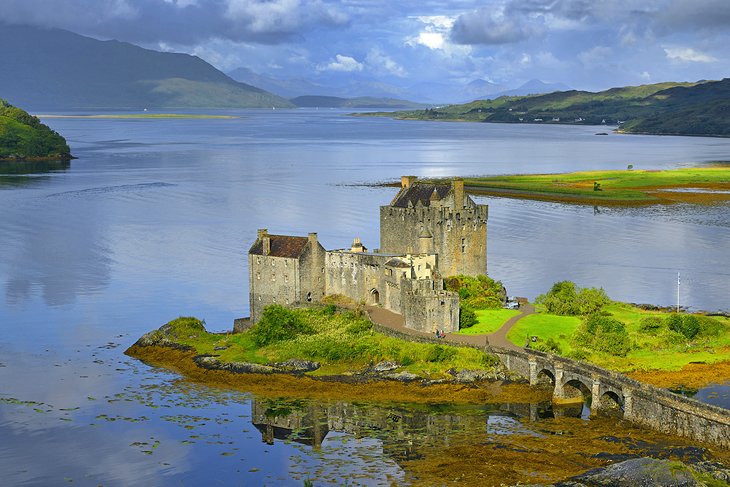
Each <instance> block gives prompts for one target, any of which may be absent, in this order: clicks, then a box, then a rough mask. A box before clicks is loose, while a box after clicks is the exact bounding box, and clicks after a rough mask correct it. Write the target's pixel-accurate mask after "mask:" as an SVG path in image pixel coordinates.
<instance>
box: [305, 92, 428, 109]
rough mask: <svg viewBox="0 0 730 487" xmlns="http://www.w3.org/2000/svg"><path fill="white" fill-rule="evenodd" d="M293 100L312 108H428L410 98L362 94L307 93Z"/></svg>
mask: <svg viewBox="0 0 730 487" xmlns="http://www.w3.org/2000/svg"><path fill="white" fill-rule="evenodd" d="M291 102H292V103H294V104H295V105H296V106H298V107H312V108H315V107H317V108H392V109H404V108H410V109H417V108H426V106H427V105H424V104H423V103H415V102H412V101H408V100H398V99H396V98H377V97H372V96H360V97H356V98H340V97H338V96H317V95H305V96H298V97H296V98H292V99H291Z"/></svg>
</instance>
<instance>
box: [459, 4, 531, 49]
mask: <svg viewBox="0 0 730 487" xmlns="http://www.w3.org/2000/svg"><path fill="white" fill-rule="evenodd" d="M544 31H545V28H544V25H543V23H542V21H541V19H540V18H539V17H538V16H534V17H531V16H528V15H524V14H523V13H521V12H519V11H512V10H510V9H508V8H494V7H483V8H480V9H477V10H474V11H472V12H469V13H465V14H463V15H460V16H459V17H458V18H457V19H456V21H455V22H454V25H453V27H452V29H451V39H452V40H453V41H454V42H456V43H459V44H472V45H473V44H482V45H499V44H511V43H515V42H519V41H523V40H526V39H529V38H530V37H534V36H537V35H541V34H542V33H544Z"/></svg>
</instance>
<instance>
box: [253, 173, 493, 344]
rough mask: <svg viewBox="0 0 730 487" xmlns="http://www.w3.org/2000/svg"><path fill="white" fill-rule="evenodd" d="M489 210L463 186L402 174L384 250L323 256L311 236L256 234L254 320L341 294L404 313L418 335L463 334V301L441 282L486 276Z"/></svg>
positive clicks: (383, 211) (387, 213)
mask: <svg viewBox="0 0 730 487" xmlns="http://www.w3.org/2000/svg"><path fill="white" fill-rule="evenodd" d="M487 216H488V207H487V205H477V204H476V203H475V202H474V201H473V200H472V199H471V198H470V197H469V196H468V195H466V194H465V192H464V181H463V180H458V179H457V180H454V181H452V183H451V184H450V185H449V184H427V183H421V182H419V181H417V180H416V177H415V176H403V177H402V178H401V189H400V191H399V192H398V194H397V195H396V196H395V198H393V201H391V203H390V204H389V205H386V206H381V207H380V249H376V250H374V251H372V252H370V251H368V250H367V249H366V248H365V246H363V244H362V243H361V242H360V240H359V239H357V238H356V239H355V241H354V242H353V244H352V246H351V247H350V248H347V249H340V250H325V248H324V247H322V245H321V244H320V243H319V241H318V240H317V234H316V233H310V234H309V235H308V236H307V237H295V236H288V235H272V234H270V233H268V231H267V230H266V229H262V230H259V231H258V236H257V238H256V241H255V242H254V244H253V245H252V246H251V249H250V250H249V252H248V265H249V266H248V268H249V290H250V295H249V299H250V306H251V308H250V309H251V321H252V322H253V323H255V322H257V321H258V320H259V318H260V317H261V313H262V312H263V308H264V307H265V306H267V305H269V304H273V303H279V304H282V305H286V306H292V305H297V304H304V303H316V302H319V301H321V300H322V298H323V297H324V296H326V295H332V294H341V295H344V296H347V297H348V298H351V299H353V300H355V301H358V302H366V303H368V304H370V305H376V306H382V307H384V308H386V309H388V310H390V311H393V312H395V313H399V314H401V315H403V318H404V320H405V326H406V327H408V328H412V329H415V330H420V331H426V332H432V331H434V330H436V329H442V330H445V331H447V332H450V331H457V330H458V329H459V296H458V294H456V293H453V292H449V291H445V290H444V282H443V277H445V276H453V275H458V274H465V275H472V276H474V275H478V274H486V272H487Z"/></svg>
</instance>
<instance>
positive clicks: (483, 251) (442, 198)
mask: <svg viewBox="0 0 730 487" xmlns="http://www.w3.org/2000/svg"><path fill="white" fill-rule="evenodd" d="M487 217H488V207H487V205H477V204H476V203H474V200H472V199H471V198H470V197H469V196H468V195H467V194H466V193H465V192H464V181H463V180H461V179H456V180H454V181H452V183H451V185H448V184H427V183H421V182H418V181H416V177H415V176H403V177H402V178H401V190H400V192H398V194H397V195H396V196H395V198H393V201H391V203H390V205H388V206H381V207H380V252H382V253H392V254H406V253H420V252H429V253H435V254H438V269H439V271H440V273H441V275H442V276H453V275H457V274H465V275H471V276H474V275H478V274H486V273H487Z"/></svg>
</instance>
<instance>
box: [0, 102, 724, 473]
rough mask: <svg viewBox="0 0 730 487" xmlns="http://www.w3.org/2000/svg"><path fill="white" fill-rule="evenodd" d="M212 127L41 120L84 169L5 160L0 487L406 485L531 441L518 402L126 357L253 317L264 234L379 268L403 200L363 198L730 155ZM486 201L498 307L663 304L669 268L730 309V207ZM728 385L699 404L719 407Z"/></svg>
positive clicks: (242, 118)
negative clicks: (168, 338) (401, 395)
mask: <svg viewBox="0 0 730 487" xmlns="http://www.w3.org/2000/svg"><path fill="white" fill-rule="evenodd" d="M222 113H226V114H231V115H236V116H238V118H234V119H88V118H48V119H45V120H44V121H45V122H46V123H47V124H49V125H50V126H51V127H52V128H54V129H55V130H57V131H58V132H60V133H61V134H63V135H64V136H65V137H66V138H67V140H68V142H69V144H70V145H71V148H72V152H73V154H74V155H75V156H76V157H77V159H75V160H73V161H71V162H70V163H69V164H59V163H52V164H44V163H34V164H30V165H22V164H9V163H3V164H0V208H2V216H1V217H0V291H1V293H0V472H2V477H3V478H4V484H6V485H61V484H65V483H71V482H73V485H98V484H103V485H137V484H143V485H168V484H169V485H172V484H175V485H179V484H184V485H199V484H201V483H204V482H205V483H212V484H221V485H302V484H303V481H304V479H307V478H311V479H314V480H315V481H319V482H324V481H332V482H335V483H343V482H344V481H345V480H347V481H348V482H349V484H350V485H357V484H367V485H378V484H385V485H387V484H390V483H391V482H396V483H407V482H409V481H412V480H413V479H412V478H411V477H410V475H411V472H409V469H408V468H409V467H408V465H410V464H411V463H412V462H417V461H418V460H419V458H423V457H424V456H428V453H427V452H428V451H433V450H434V449H437V448H438V447H439V443H438V442H440V441H443V439H444V438H446V439H447V440H448V441H452V442H453V444H457V443H458V442H459V441H464V442H467V441H472V442H484V441H487V440H488V441H499V438H500V437H504V436H510V435H512V434H518V433H519V434H522V433H525V432H526V431H527V432H530V434H533V435H535V436H536V437H539V436H540V435H544V434H545V433H544V432H542V433H541V428H544V426H540V425H541V424H542V425H544V424H549V422H550V421H553V420H551V419H539V418H537V417H536V416H535V414H534V411H532V412H530V411H529V408H528V410H527V411H525V410H524V407H516V406H515V405H509V404H502V405H484V406H479V407H477V406H460V407H453V406H446V405H431V406H424V405H419V406H415V405H408V404H372V403H362V404H350V403H342V402H337V401H333V402H331V403H327V404H312V403H311V402H309V401H299V400H298V399H297V398H286V397H285V398H282V400H281V403H272V402H271V401H270V400H265V399H261V398H255V397H253V396H252V395H250V394H247V393H245V392H234V391H226V390H217V389H214V388H208V387H204V386H200V385H195V384H191V383H188V382H186V381H184V380H182V381H181V380H179V377H178V376H176V375H175V374H172V373H170V372H168V371H164V370H160V369H156V368H153V367H149V366H147V365H144V364H142V363H140V362H138V361H136V360H133V359H130V358H129V357H127V356H125V355H124V354H123V351H124V350H125V349H126V348H127V347H128V346H129V345H131V344H132V343H134V341H135V340H136V339H137V338H138V337H139V336H140V335H141V334H143V333H144V332H146V331H149V330H150V329H153V328H156V327H158V326H159V325H161V324H162V323H164V322H166V321H169V320H170V319H172V318H175V317H177V316H180V315H192V316H197V317H199V318H202V319H205V320H206V323H207V325H208V327H209V329H211V330H213V331H221V330H225V329H228V328H230V327H231V324H232V321H233V319H234V318H237V317H240V316H246V315H247V312H248V309H247V308H248V298H247V294H248V283H247V282H248V281H247V272H248V270H247V268H246V258H245V256H246V252H247V249H248V247H249V246H250V245H251V243H252V242H253V240H254V239H255V235H256V229H258V228H268V229H269V231H270V232H272V233H287V234H298V235H303V234H306V233H308V232H312V231H315V232H318V234H319V238H320V240H321V241H322V243H323V245H324V246H325V247H326V248H342V247H346V246H349V244H350V243H351V241H352V239H353V237H360V238H361V239H362V241H363V243H364V244H365V245H366V246H367V247H369V248H376V247H377V246H378V238H379V237H378V235H379V234H378V232H379V230H378V214H379V213H378V207H379V206H380V205H384V204H387V203H388V202H389V201H390V200H391V198H392V196H393V194H394V191H395V189H394V188H388V187H378V186H372V185H371V183H376V182H383V181H395V180H397V179H398V178H399V176H401V175H403V174H415V175H418V176H422V177H431V176H457V175H460V176H466V175H481V174H506V173H526V172H530V173H531V172H541V173H543V172H565V171H574V170H581V169H622V168H625V167H626V166H627V165H628V164H633V165H634V167H635V168H641V169H649V168H651V169H659V168H669V167H679V166H693V165H702V164H708V163H712V162H714V161H727V160H730V140H728V139H718V138H701V137H693V138H689V137H653V136H626V135H613V134H611V135H609V136H602V137H597V136H595V135H594V134H595V133H596V132H599V131H604V130H605V129H604V128H601V127H584V126H583V127H573V126H557V125H551V126H536V125H495V124H458V123H448V124H447V123H430V122H398V121H394V120H390V119H385V118H364V117H362V118H361V117H351V116H348V115H347V114H346V113H343V112H339V111H335V110H320V111H316V110H291V111H287V110H276V111H263V110H262V111H243V112H222ZM478 199H479V200H480V202H485V203H487V204H489V205H490V216H489V223H488V266H489V268H488V270H489V274H490V276H491V277H494V278H496V279H499V280H501V281H502V282H503V283H504V284H505V286H506V287H507V289H508V291H509V293H510V294H511V295H519V296H526V297H528V298H534V297H535V296H536V295H537V294H539V293H541V292H544V291H545V290H547V289H548V288H549V287H550V285H551V284H552V283H553V282H555V281H558V280H563V279H570V280H573V281H575V282H577V283H578V284H579V285H582V286H602V287H604V288H605V289H606V291H607V292H608V294H609V296H611V297H612V298H614V299H617V300H622V301H630V302H640V303H653V304H659V305H672V304H674V303H676V299H677V287H676V286H677V279H676V277H677V272H681V275H682V281H681V288H680V300H681V304H682V305H683V306H687V307H689V308H692V309H704V310H728V309H729V308H730V291H728V289H730V269H728V266H727V264H728V262H729V261H730V211H728V210H730V207H728V206H727V205H719V206H712V207H700V206H688V205H673V206H656V207H647V208H639V209H615V208H604V207H583V206H570V205H561V204H554V203H542V202H533V201H517V200H509V199H500V198H482V197H480V198H478ZM728 388H729V386H728V385H718V386H717V387H715V388H714V389H708V390H704V391H700V392H699V393H698V395H697V397H698V398H700V399H701V400H704V401H707V402H711V403H714V404H718V405H721V406H723V407H729V408H730V398H729V397H728V393H729V392H728ZM533 409H534V408H533ZM544 409H545V408H544V407H542V406H541V409H540V410H541V411H543V412H542V413H540V415H538V416H541V417H547V418H549V417H550V416H551V413H550V412H549V411H548V412H544ZM267 411H269V413H268V414H267ZM270 411H273V412H270ZM284 413H286V414H284ZM577 415H578V416H580V415H581V413H580V412H578V413H577ZM276 418H284V419H282V420H281V421H284V422H285V423H286V424H283V423H282V424H279V423H278V422H277V421H279V420H278V419H276ZM541 421H547V422H548V423H541ZM575 421H583V422H585V420H580V419H576V420H575ZM573 427H574V428H578V429H580V428H583V426H573ZM589 427H590V426H589ZM315 433H316V434H315Z"/></svg>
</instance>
